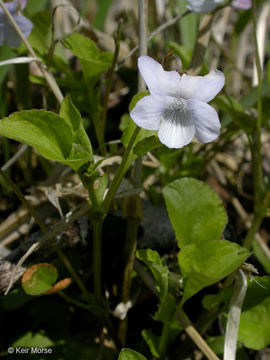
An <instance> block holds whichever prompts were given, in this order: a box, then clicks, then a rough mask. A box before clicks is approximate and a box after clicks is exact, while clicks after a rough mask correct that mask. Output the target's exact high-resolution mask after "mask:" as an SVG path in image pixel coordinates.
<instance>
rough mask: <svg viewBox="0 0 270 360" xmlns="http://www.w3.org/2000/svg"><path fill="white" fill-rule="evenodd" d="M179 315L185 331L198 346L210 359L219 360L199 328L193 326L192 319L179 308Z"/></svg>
mask: <svg viewBox="0 0 270 360" xmlns="http://www.w3.org/2000/svg"><path fill="white" fill-rule="evenodd" d="M177 317H178V319H179V321H180V323H181V324H182V325H183V327H184V329H185V332H186V333H187V334H188V336H189V337H190V338H191V340H192V341H193V342H194V343H195V344H196V345H197V346H198V348H199V349H200V350H201V351H202V353H203V354H204V355H205V356H206V357H207V359H209V360H219V358H218V357H217V356H216V354H215V353H214V352H213V350H212V349H211V348H210V347H209V346H208V345H207V343H206V342H205V341H204V339H203V338H202V337H201V335H200V334H199V333H198V332H197V330H196V329H195V328H194V327H193V326H192V324H191V322H190V320H189V319H188V317H187V316H186V314H185V313H184V311H183V310H179V311H178V312H177Z"/></svg>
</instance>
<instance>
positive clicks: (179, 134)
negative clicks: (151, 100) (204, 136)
mask: <svg viewBox="0 0 270 360" xmlns="http://www.w3.org/2000/svg"><path fill="white" fill-rule="evenodd" d="M181 103H182V104H183V103H184V104H185V106H184V107H183V106H181V108H180V109H178V111H177V110H175V109H172V108H170V107H169V108H167V109H166V111H165V112H164V113H163V117H162V121H161V123H160V127H159V131H158V137H159V139H160V141H161V142H162V143H163V144H164V145H166V146H168V147H169V148H176V149H179V148H182V147H183V146H185V145H187V144H189V143H190V142H191V140H192V139H193V137H194V134H195V126H194V122H193V116H192V113H191V112H190V111H189V109H188V107H187V105H186V101H185V100H181Z"/></svg>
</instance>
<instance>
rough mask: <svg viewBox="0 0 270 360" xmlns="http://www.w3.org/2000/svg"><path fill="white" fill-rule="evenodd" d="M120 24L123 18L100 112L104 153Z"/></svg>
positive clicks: (118, 46) (117, 38)
mask: <svg viewBox="0 0 270 360" xmlns="http://www.w3.org/2000/svg"><path fill="white" fill-rule="evenodd" d="M122 24H123V20H122V19H120V21H119V23H118V28H117V33H116V38H115V50H114V56H113V61H112V66H111V68H110V70H109V73H108V82H107V86H106V92H105V99H104V104H103V108H102V113H101V123H100V146H101V147H102V148H101V150H102V152H103V153H105V149H104V132H105V123H106V116H107V110H108V102H109V96H110V92H111V88H112V83H113V75H114V72H115V67H116V62H117V59H118V55H119V49H120V39H121V32H122V31H121V30H122Z"/></svg>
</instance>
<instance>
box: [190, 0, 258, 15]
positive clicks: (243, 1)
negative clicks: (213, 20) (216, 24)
mask: <svg viewBox="0 0 270 360" xmlns="http://www.w3.org/2000/svg"><path fill="white" fill-rule="evenodd" d="M187 1H188V5H187V8H188V9H189V10H190V11H192V12H195V13H201V12H208V11H212V10H214V9H215V8H216V7H218V6H219V5H221V4H222V3H224V0H187ZM231 5H232V6H233V7H234V8H236V9H239V10H247V9H249V8H250V7H251V0H234V1H232V3H231Z"/></svg>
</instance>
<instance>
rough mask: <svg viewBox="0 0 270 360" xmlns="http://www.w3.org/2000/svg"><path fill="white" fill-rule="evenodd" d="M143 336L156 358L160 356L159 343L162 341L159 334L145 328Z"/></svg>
mask: <svg viewBox="0 0 270 360" xmlns="http://www.w3.org/2000/svg"><path fill="white" fill-rule="evenodd" d="M142 337H143V339H144V341H145V342H146V344H147V345H148V347H149V349H150V351H151V354H152V355H153V356H155V357H156V358H158V357H159V352H158V344H159V341H160V339H159V336H157V335H156V334H154V333H153V332H152V331H151V330H150V329H144V330H143V331H142Z"/></svg>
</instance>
